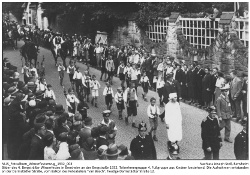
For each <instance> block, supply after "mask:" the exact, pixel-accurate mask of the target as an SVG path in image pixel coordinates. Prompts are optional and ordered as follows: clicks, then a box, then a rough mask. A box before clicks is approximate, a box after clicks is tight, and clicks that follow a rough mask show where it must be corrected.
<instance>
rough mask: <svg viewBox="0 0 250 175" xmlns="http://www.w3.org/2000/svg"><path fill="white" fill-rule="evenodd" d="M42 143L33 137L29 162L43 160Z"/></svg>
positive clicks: (35, 136)
mask: <svg viewBox="0 0 250 175" xmlns="http://www.w3.org/2000/svg"><path fill="white" fill-rule="evenodd" d="M44 147H45V145H44V143H43V140H42V139H41V138H39V137H38V136H37V135H34V136H33V138H32V140H31V146H30V154H29V158H28V159H29V160H44Z"/></svg>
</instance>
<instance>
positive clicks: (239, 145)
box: [234, 131, 248, 160]
mask: <svg viewBox="0 0 250 175" xmlns="http://www.w3.org/2000/svg"><path fill="white" fill-rule="evenodd" d="M234 154H235V157H236V159H237V160H248V134H247V133H246V132H244V131H241V132H240V133H239V134H238V135H237V136H236V137H235V141H234Z"/></svg>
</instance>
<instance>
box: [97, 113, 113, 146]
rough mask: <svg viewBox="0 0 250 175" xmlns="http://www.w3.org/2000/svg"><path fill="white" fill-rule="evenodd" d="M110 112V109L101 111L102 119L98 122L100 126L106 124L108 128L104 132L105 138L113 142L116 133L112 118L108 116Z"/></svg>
mask: <svg viewBox="0 0 250 175" xmlns="http://www.w3.org/2000/svg"><path fill="white" fill-rule="evenodd" d="M110 114H111V111H110V110H105V111H103V112H102V115H103V120H102V121H101V123H100V124H99V126H100V127H102V126H106V127H107V128H108V129H107V133H106V138H107V141H108V143H109V144H111V143H115V137H116V134H117V127H116V124H115V122H114V121H113V120H112V119H110V118H109V117H110Z"/></svg>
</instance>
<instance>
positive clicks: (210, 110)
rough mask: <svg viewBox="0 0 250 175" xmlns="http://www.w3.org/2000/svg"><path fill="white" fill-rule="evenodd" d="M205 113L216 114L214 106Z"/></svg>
mask: <svg viewBox="0 0 250 175" xmlns="http://www.w3.org/2000/svg"><path fill="white" fill-rule="evenodd" d="M206 111H207V112H209V113H210V114H216V113H217V112H216V108H215V107H214V106H210V107H208V108H207V109H206Z"/></svg>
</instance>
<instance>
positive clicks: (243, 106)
mask: <svg viewBox="0 0 250 175" xmlns="http://www.w3.org/2000/svg"><path fill="white" fill-rule="evenodd" d="M247 85H248V84H247V81H246V80H244V82H243V86H242V110H243V115H244V116H248V112H247V95H248V87H247ZM243 91H245V92H246V93H243Z"/></svg>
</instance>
